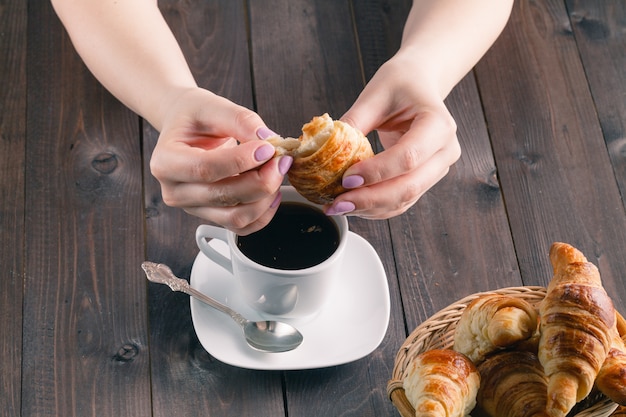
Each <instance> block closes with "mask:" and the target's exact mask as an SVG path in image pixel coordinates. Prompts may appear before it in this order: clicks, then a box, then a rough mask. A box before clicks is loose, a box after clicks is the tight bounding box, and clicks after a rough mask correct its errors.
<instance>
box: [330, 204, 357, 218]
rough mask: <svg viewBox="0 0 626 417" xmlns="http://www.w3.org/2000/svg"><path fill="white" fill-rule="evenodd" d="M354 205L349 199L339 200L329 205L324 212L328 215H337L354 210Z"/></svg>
mask: <svg viewBox="0 0 626 417" xmlns="http://www.w3.org/2000/svg"><path fill="white" fill-rule="evenodd" d="M355 209H356V206H355V205H354V203H353V202H351V201H340V202H339V203H337V204H335V205H333V206H331V207H330V208H329V209H328V210H326V214H327V215H329V216H339V215H342V214H347V213H350V212H351V211H354V210H355Z"/></svg>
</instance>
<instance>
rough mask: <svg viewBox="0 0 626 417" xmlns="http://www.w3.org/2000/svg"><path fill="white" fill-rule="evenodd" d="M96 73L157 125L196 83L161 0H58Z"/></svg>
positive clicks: (63, 17) (66, 22)
mask: <svg viewBox="0 0 626 417" xmlns="http://www.w3.org/2000/svg"><path fill="white" fill-rule="evenodd" d="M52 3H53V5H54V8H55V10H56V12H57V14H58V15H59V18H60V19H61V21H62V22H63V24H64V25H65V27H66V29H67V31H68V33H69V34H70V37H71V38H72V42H73V44H74V46H75V48H76V50H77V51H78V53H79V54H80V56H81V58H82V59H83V61H84V62H85V64H86V65H87V66H88V67H89V69H90V70H91V72H92V73H93V74H94V75H95V76H96V78H97V79H98V80H99V81H100V82H101V83H102V84H103V85H104V86H105V87H106V88H107V89H108V90H109V91H110V92H111V93H112V94H113V95H115V96H116V97H117V98H118V99H119V100H120V101H122V102H123V103H124V104H125V105H127V106H128V107H129V108H130V109H132V110H133V111H135V112H137V113H138V114H139V115H141V116H142V117H144V118H146V119H147V120H148V121H149V122H150V123H151V124H152V125H153V126H154V127H156V128H157V129H160V128H161V121H162V120H163V117H164V113H165V111H166V109H167V108H168V106H169V104H170V102H171V101H173V100H174V99H175V97H176V96H177V95H178V94H180V93H181V92H182V91H185V90H187V89H189V88H194V87H196V83H195V81H194V79H193V76H192V74H191V72H190V70H189V67H188V65H187V63H186V61H185V58H184V56H183V54H182V51H181V50H180V47H179V46H178V43H177V42H176V39H175V38H174V36H173V34H172V32H171V30H170V29H169V27H168V26H167V24H166V22H165V20H164V19H163V16H162V15H161V13H160V11H159V9H158V7H157V4H156V0H123V1H115V0H53V1H52Z"/></svg>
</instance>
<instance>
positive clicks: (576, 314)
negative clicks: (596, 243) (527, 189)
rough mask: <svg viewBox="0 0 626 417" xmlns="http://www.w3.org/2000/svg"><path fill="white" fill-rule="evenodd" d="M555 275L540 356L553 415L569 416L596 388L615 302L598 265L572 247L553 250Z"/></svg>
mask: <svg viewBox="0 0 626 417" xmlns="http://www.w3.org/2000/svg"><path fill="white" fill-rule="evenodd" d="M550 261H551V263H552V266H553V269H554V276H553V278H552V280H551V281H550V284H549V285H548V289H547V293H546V297H545V299H544V300H543V301H542V303H541V306H540V318H541V319H540V332H541V337H540V340H539V360H540V362H541V364H542V365H543V367H544V371H545V373H546V375H547V376H548V381H549V382H548V407H547V411H548V414H549V415H550V416H555V417H556V416H561V417H562V416H565V415H566V414H567V413H568V412H569V411H570V410H571V409H572V407H573V406H574V405H575V404H576V403H577V402H578V401H580V400H582V399H583V398H584V397H586V396H587V395H588V394H589V393H590V391H591V389H592V388H593V384H594V380H595V378H596V376H597V375H598V371H599V370H600V367H601V366H602V364H603V363H604V360H605V358H606V356H607V353H608V351H609V347H610V345H611V329H612V328H613V327H614V326H615V310H614V308H613V303H612V301H611V299H610V298H609V296H608V295H607V293H606V291H605V290H604V288H603V287H602V282H601V280H600V274H599V272H598V269H597V268H596V267H595V265H593V264H592V263H590V262H587V259H586V258H585V256H584V255H583V254H582V253H581V252H580V251H578V250H577V249H575V248H573V247H572V246H570V245H568V244H565V243H559V242H556V243H554V244H552V246H551V248H550Z"/></svg>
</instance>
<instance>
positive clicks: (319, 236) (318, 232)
mask: <svg viewBox="0 0 626 417" xmlns="http://www.w3.org/2000/svg"><path fill="white" fill-rule="evenodd" d="M337 246H339V230H338V229H337V226H336V225H335V223H334V222H333V221H332V220H331V219H330V218H328V216H326V215H325V214H324V213H323V212H322V211H321V210H319V209H317V208H315V207H311V206H309V205H305V204H301V203H282V204H281V205H280V206H279V207H278V210H277V212H276V215H275V216H274V218H273V219H272V221H271V222H270V223H269V224H268V225H267V226H265V227H264V228H263V229H261V230H259V231H258V232H255V233H252V234H250V235H247V236H238V237H237V247H238V248H239V250H241V252H242V253H243V254H244V255H246V256H247V257H248V258H250V259H252V260H253V261H255V262H257V263H259V264H261V265H264V266H268V267H270V268H275V269H289V270H293V269H302V268H308V267H311V266H314V265H317V264H319V263H322V262H323V261H325V260H326V259H328V258H329V257H330V256H331V255H332V254H333V253H334V252H335V250H336V249H337Z"/></svg>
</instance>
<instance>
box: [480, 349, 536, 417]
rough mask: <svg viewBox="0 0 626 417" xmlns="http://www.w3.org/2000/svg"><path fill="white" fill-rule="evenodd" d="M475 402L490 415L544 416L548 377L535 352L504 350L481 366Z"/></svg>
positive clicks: (493, 416)
mask: <svg viewBox="0 0 626 417" xmlns="http://www.w3.org/2000/svg"><path fill="white" fill-rule="evenodd" d="M478 370H479V372H480V388H479V389H478V395H477V397H476V401H477V403H478V405H479V406H480V408H481V409H482V410H483V411H484V412H485V413H487V414H488V415H489V416H491V417H545V416H547V414H546V412H545V409H546V404H547V402H548V379H547V378H546V376H545V374H544V372H543V368H542V366H541V364H540V363H539V359H538V358H537V356H536V355H534V354H533V353H530V352H521V351H517V350H513V351H502V352H499V353H496V354H494V355H492V356H490V357H489V358H487V359H486V360H485V361H484V362H483V363H481V364H480V365H479V366H478Z"/></svg>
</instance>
